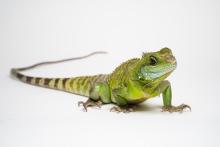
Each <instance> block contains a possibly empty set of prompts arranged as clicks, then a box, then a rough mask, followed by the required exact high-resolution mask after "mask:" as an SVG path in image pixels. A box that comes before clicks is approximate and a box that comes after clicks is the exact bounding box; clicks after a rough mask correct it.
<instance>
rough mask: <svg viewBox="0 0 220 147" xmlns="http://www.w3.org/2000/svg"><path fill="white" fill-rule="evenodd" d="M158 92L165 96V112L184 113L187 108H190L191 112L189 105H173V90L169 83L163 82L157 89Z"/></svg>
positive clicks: (163, 109)
mask: <svg viewBox="0 0 220 147" xmlns="http://www.w3.org/2000/svg"><path fill="white" fill-rule="evenodd" d="M157 90H158V92H159V93H162V95H163V105H164V106H163V108H162V111H163V112H165V111H168V112H170V113H172V112H183V110H184V109H185V108H189V109H190V110H191V107H190V106H189V105H185V104H181V105H179V106H173V105H172V90H171V84H170V82H169V81H162V82H161V83H160V84H159V86H158V87H157Z"/></svg>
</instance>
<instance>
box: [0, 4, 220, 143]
mask: <svg viewBox="0 0 220 147" xmlns="http://www.w3.org/2000/svg"><path fill="white" fill-rule="evenodd" d="M0 14H1V15H0V17H1V19H0V29H1V30H0V50H1V52H0V146H1V147H35V146H36V147H48V146H51V147H61V146H62V147H72V146H87V147H91V146H96V147H101V146H109V147H116V146H127V147H128V146H134V147H137V146H140V147H147V146H148V147H154V146H161V147H165V146H169V147H174V146H175V147H177V146H178V147H186V146H187V147H189V146H191V147H195V146H199V147H206V146H212V147H217V146H220V141H219V137H220V126H219V123H220V95H219V82H220V80H219V75H220V70H219V64H220V59H219V54H220V52H219V49H220V43H219V42H220V40H219V38H220V3H219V1H218V0H207V1H205V0H184V1H182V0H166V1H165V0H152V1H148V0H111V1H110V0H109V1H105V0H88V1H85V0H69V1H68V0H62V1H61V0H60V1H59V0H51V1H50V0H38V1H35V0H19V1H16V0H1V1H0ZM165 46H166V47H169V48H171V49H172V50H173V53H174V55H175V56H176V58H177V62H178V68H177V70H176V71H175V72H174V73H173V74H172V75H171V76H170V77H169V80H170V81H171V83H172V88H173V104H175V105H179V104H181V103H186V104H189V105H191V107H192V112H189V111H186V112H184V113H182V114H179V113H173V114H169V113H162V112H161V106H162V99H161V97H158V98H155V99H151V100H149V101H146V102H144V103H143V104H142V105H141V106H140V108H138V109H137V112H134V113H129V114H116V113H110V112H109V108H110V107H111V106H104V107H102V108H101V110H100V109H89V112H88V113H85V112H83V111H82V108H79V107H77V102H78V101H80V100H86V99H85V98H83V97H80V96H77V95H72V94H69V93H64V92H60V91H54V90H50V89H44V88H39V87H34V86H30V85H27V84H23V83H21V82H19V81H16V80H14V79H12V78H11V77H10V76H9V70H10V68H12V67H22V66H27V65H30V64H33V63H36V62H40V61H45V60H55V59H62V58H66V57H75V56H81V55H85V54H88V53H90V52H93V51H97V50H103V51H107V52H109V54H107V55H96V56H93V57H90V58H88V59H84V60H80V61H73V62H68V63H64V64H58V65H50V66H44V67H40V68H37V69H34V70H31V71H28V72H25V73H26V74H29V75H34V76H49V77H69V76H77V75H87V74H98V73H109V72H111V71H112V70H113V69H114V68H115V67H116V66H117V65H119V64H120V63H121V62H123V61H125V60H127V59H130V58H133V57H140V56H141V54H142V52H149V51H157V50H158V49H160V48H162V47H165Z"/></svg>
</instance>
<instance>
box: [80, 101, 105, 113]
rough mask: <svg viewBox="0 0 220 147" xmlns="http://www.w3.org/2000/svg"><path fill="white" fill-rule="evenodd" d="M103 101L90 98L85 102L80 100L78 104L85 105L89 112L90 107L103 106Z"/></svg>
mask: <svg viewBox="0 0 220 147" xmlns="http://www.w3.org/2000/svg"><path fill="white" fill-rule="evenodd" d="M102 104H103V103H102V101H100V100H98V101H95V100H92V99H91V98H89V99H88V100H87V101H86V102H83V101H79V102H78V106H81V105H82V106H83V108H84V110H85V111H86V112H87V111H88V109H87V108H88V107H98V108H101V105H102Z"/></svg>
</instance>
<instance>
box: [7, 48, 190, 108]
mask: <svg viewBox="0 0 220 147" xmlns="http://www.w3.org/2000/svg"><path fill="white" fill-rule="evenodd" d="M176 65H177V64H176V59H175V57H174V56H173V54H172V52H171V50H170V49H169V48H163V49H161V50H160V51H158V52H150V53H144V54H143V56H142V58H135V59H131V60H128V61H126V62H124V63H122V64H121V65H120V66H119V67H117V68H116V69H115V70H114V71H113V72H112V73H111V74H106V75H95V76H82V77H73V78H41V77H30V76H26V75H24V74H22V73H20V71H22V70H25V68H24V69H12V71H11V73H12V75H14V76H15V77H17V78H18V79H20V80H21V81H23V82H25V83H29V84H32V85H37V86H42V87H47V88H52V89H57V90H62V91H66V92H70V93H74V94H79V95H83V96H86V97H89V99H88V101H87V102H85V103H84V102H79V105H80V104H82V105H83V106H84V108H85V110H86V111H87V107H89V106H100V105H101V104H102V103H104V104H109V103H114V104H116V105H117V106H116V107H113V108H112V109H111V111H117V112H128V111H132V110H133V108H131V107H133V106H134V105H136V104H139V103H141V102H143V101H145V100H147V99H150V98H152V97H156V96H158V95H160V94H162V96H163V104H164V106H163V109H162V110H163V111H169V112H182V111H183V109H184V108H189V109H190V107H189V106H188V105H185V104H182V105H180V106H177V107H175V106H173V105H172V91H171V84H170V82H169V81H166V80H165V79H166V78H167V77H168V76H169V75H170V74H171V73H172V72H173V71H174V70H175V68H176ZM31 68H32V67H31ZM28 69H29V68H28Z"/></svg>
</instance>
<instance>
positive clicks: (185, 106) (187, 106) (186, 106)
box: [182, 104, 192, 112]
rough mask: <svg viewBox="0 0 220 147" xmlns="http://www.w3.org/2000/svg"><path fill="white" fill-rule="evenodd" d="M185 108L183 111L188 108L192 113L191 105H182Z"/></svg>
mask: <svg viewBox="0 0 220 147" xmlns="http://www.w3.org/2000/svg"><path fill="white" fill-rule="evenodd" d="M182 105H183V106H182V107H183V109H185V108H188V109H189V110H190V112H191V111H192V109H191V107H190V106H189V105H185V104H182Z"/></svg>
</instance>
